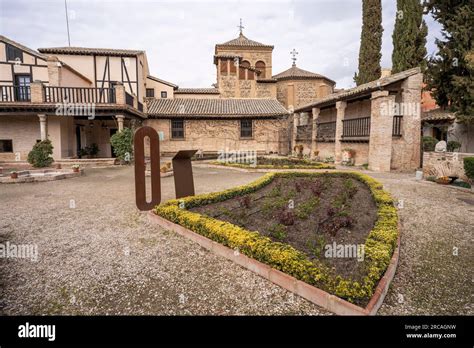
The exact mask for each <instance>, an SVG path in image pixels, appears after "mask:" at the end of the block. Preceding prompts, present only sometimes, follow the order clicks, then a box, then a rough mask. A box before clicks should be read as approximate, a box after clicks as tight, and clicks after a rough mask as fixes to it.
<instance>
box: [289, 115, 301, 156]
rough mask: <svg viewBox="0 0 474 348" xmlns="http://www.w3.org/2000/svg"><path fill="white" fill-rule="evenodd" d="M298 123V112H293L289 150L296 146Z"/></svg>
mask: <svg viewBox="0 0 474 348" xmlns="http://www.w3.org/2000/svg"><path fill="white" fill-rule="evenodd" d="M299 125H300V114H298V113H294V114H293V139H292V141H291V149H290V150H291V152H293V149H294V148H295V146H296V137H297V136H298V126H299Z"/></svg>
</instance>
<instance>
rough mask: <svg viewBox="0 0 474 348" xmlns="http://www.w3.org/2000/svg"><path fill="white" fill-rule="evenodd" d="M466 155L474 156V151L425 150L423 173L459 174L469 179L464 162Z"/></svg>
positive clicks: (463, 178)
mask: <svg viewBox="0 0 474 348" xmlns="http://www.w3.org/2000/svg"><path fill="white" fill-rule="evenodd" d="M465 157H474V153H461V152H434V151H433V152H423V175H424V176H436V177H440V176H458V177H459V178H461V179H462V180H467V177H466V173H465V172H464V162H463V161H464V158H465Z"/></svg>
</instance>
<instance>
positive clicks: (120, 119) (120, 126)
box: [115, 115, 125, 132]
mask: <svg viewBox="0 0 474 348" xmlns="http://www.w3.org/2000/svg"><path fill="white" fill-rule="evenodd" d="M115 118H116V119H117V123H118V131H119V132H121V131H123V120H124V119H125V117H124V116H123V115H117V116H115Z"/></svg>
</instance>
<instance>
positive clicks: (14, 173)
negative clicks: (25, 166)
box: [10, 170, 18, 179]
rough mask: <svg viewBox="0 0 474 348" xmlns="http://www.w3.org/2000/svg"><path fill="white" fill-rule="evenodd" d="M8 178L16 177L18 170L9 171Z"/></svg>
mask: <svg viewBox="0 0 474 348" xmlns="http://www.w3.org/2000/svg"><path fill="white" fill-rule="evenodd" d="M10 178H12V179H18V172H17V171H16V170H14V171H12V172H10Z"/></svg>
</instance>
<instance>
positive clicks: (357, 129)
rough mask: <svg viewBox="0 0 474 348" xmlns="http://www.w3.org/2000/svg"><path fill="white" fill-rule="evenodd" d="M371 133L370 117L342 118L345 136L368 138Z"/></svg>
mask: <svg viewBox="0 0 474 348" xmlns="http://www.w3.org/2000/svg"><path fill="white" fill-rule="evenodd" d="M369 135H370V117H360V118H353V119H349V120H342V137H343V138H366V137H368V136H369Z"/></svg>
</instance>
